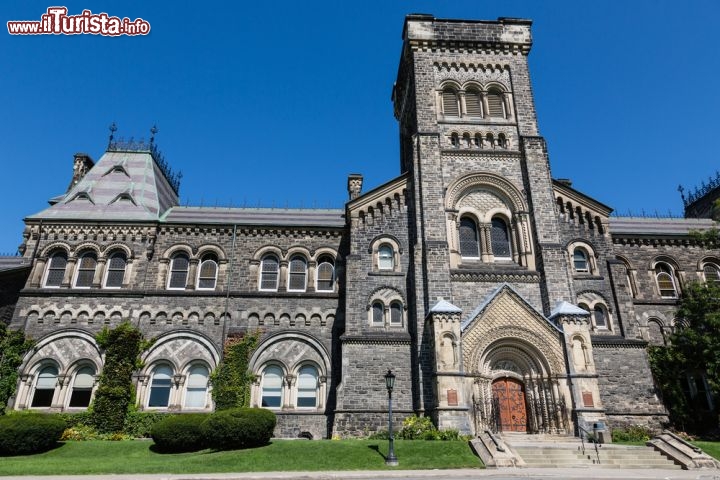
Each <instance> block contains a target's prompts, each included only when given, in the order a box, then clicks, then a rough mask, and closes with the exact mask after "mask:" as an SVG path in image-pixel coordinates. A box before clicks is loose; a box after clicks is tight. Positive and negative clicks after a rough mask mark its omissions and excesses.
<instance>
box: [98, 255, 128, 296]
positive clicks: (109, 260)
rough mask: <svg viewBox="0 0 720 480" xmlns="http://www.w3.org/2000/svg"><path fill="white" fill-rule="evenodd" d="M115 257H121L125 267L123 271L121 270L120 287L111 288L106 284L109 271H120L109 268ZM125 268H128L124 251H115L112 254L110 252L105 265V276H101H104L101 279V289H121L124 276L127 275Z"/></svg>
mask: <svg viewBox="0 0 720 480" xmlns="http://www.w3.org/2000/svg"><path fill="white" fill-rule="evenodd" d="M117 256H122V257H123V258H124V261H125V266H124V267H123V270H122V271H123V278H122V281H121V282H120V285H119V286H111V285H108V284H107V281H108V277H109V276H110V272H111V271H118V272H119V271H120V269H117V268H116V269H111V268H110V265H111V264H112V260H113V258H115V257H117ZM127 267H128V256H127V254H126V253H125V252H124V251H122V250H115V251H114V252H112V253H111V254H110V256H109V257H108V259H107V262H106V263H105V274H104V275H103V276H104V278H103V288H107V289H113V290H114V289H118V288H122V286H123V284H124V283H125V275H126V274H127Z"/></svg>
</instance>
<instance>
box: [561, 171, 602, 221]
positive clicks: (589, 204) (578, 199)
mask: <svg viewBox="0 0 720 480" xmlns="http://www.w3.org/2000/svg"><path fill="white" fill-rule="evenodd" d="M552 185H553V190H555V192H556V193H557V194H559V195H561V196H562V197H564V198H567V199H572V200H573V201H574V202H575V203H576V204H579V205H583V206H585V208H587V209H590V210H593V211H595V212H597V213H599V214H601V215H603V216H605V217H607V216H609V215H610V213H611V212H612V211H613V209H612V208H611V207H608V206H607V205H605V204H604V203H601V202H598V201H597V200H595V199H594V198H592V197H589V196H587V195H585V194H584V193H582V192H581V191H579V190H575V189H574V188H572V187H571V186H570V185H568V184H567V183H565V182H563V181H561V180H557V179H554V178H553V180H552Z"/></svg>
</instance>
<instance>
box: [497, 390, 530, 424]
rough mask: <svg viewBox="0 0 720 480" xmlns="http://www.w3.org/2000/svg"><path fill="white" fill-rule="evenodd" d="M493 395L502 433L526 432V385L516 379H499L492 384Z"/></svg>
mask: <svg viewBox="0 0 720 480" xmlns="http://www.w3.org/2000/svg"><path fill="white" fill-rule="evenodd" d="M492 394H493V404H494V406H495V408H497V416H498V417H499V418H498V420H499V421H498V423H499V427H500V428H499V429H500V431H502V432H526V431H527V412H526V410H525V385H524V384H523V383H522V382H521V381H519V380H515V379H514V378H499V379H497V380H495V381H494V382H493V383H492Z"/></svg>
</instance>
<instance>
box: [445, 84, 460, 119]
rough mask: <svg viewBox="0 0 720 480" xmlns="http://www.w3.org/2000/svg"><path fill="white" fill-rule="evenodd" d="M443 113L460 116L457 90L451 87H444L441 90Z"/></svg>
mask: <svg viewBox="0 0 720 480" xmlns="http://www.w3.org/2000/svg"><path fill="white" fill-rule="evenodd" d="M442 105H443V115H445V116H446V117H459V116H460V103H459V102H458V94H457V91H455V89H453V88H449V87H446V88H445V89H444V90H443V91H442Z"/></svg>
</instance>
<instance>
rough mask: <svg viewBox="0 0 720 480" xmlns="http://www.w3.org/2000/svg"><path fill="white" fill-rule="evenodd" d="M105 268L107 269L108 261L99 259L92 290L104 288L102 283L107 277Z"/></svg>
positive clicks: (91, 285)
mask: <svg viewBox="0 0 720 480" xmlns="http://www.w3.org/2000/svg"><path fill="white" fill-rule="evenodd" d="M105 268H107V260H106V259H105V258H98V261H97V265H96V266H95V274H94V275H93V279H92V283H91V284H90V288H101V287H102V281H103V278H104V276H105Z"/></svg>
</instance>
